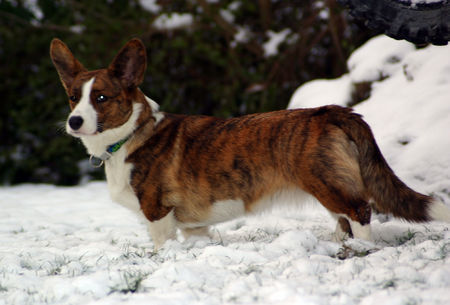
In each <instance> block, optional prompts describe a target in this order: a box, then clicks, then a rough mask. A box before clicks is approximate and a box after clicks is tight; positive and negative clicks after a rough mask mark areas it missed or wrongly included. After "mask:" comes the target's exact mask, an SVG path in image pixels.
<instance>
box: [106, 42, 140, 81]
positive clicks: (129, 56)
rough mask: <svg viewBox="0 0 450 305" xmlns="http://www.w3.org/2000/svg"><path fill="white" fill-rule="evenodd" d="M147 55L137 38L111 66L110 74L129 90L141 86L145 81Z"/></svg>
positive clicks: (128, 44)
mask: <svg viewBox="0 0 450 305" xmlns="http://www.w3.org/2000/svg"><path fill="white" fill-rule="evenodd" d="M146 68H147V55H146V52H145V46H144V44H143V43H142V42H141V41H140V40H139V39H137V38H135V39H132V40H130V41H129V42H127V44H126V45H125V46H123V48H122V49H121V50H120V51H119V54H117V56H116V58H114V60H113V61H112V63H111V64H110V65H109V68H108V70H109V72H110V73H111V74H112V75H113V76H115V77H117V78H118V79H120V82H121V83H122V86H124V87H125V88H127V89H131V88H135V87H137V86H139V85H140V84H141V83H142V81H143V80H144V73H145V69H146Z"/></svg>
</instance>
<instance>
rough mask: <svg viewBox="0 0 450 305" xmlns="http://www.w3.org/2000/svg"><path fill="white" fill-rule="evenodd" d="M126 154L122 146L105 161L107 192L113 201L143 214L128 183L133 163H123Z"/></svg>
mask: <svg viewBox="0 0 450 305" xmlns="http://www.w3.org/2000/svg"><path fill="white" fill-rule="evenodd" d="M126 155H127V150H126V149H125V147H122V148H121V149H120V150H119V151H117V152H115V153H114V155H113V156H112V157H111V159H109V160H108V161H107V162H105V172H106V180H107V182H108V189H109V193H110V195H111V199H112V200H113V201H114V202H117V203H119V204H120V205H122V206H124V207H126V208H128V209H130V210H132V211H133V212H136V213H137V214H139V215H143V214H142V211H141V208H140V204H139V200H138V198H137V196H136V195H135V193H134V191H133V189H132V187H131V185H130V176H131V170H132V169H133V165H132V164H131V163H125V157H126Z"/></svg>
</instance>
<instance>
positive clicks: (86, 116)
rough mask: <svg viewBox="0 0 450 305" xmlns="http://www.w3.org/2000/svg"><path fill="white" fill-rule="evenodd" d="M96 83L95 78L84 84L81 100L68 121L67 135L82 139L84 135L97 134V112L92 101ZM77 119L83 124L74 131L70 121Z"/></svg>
mask: <svg viewBox="0 0 450 305" xmlns="http://www.w3.org/2000/svg"><path fill="white" fill-rule="evenodd" d="M94 81H95V77H93V78H91V79H90V80H89V81H87V82H86V83H84V84H83V86H82V87H81V97H80V100H79V102H78V104H77V105H76V106H75V108H74V109H73V111H72V113H71V114H70V115H69V118H68V120H67V124H66V130H67V133H69V134H71V135H73V136H76V137H80V136H83V135H93V134H95V133H96V132H97V111H96V110H95V108H94V107H93V106H92V104H91V99H90V96H91V91H92V85H93V84H94ZM76 117H78V118H81V120H82V124H81V126H80V127H79V128H78V129H76V130H74V129H73V128H72V127H71V126H70V120H71V119H72V120H73V118H76Z"/></svg>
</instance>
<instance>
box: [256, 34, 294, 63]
mask: <svg viewBox="0 0 450 305" xmlns="http://www.w3.org/2000/svg"><path fill="white" fill-rule="evenodd" d="M290 33H291V30H290V29H284V30H282V31H280V32H278V33H276V32H273V31H267V36H268V37H269V39H268V40H267V41H266V42H265V43H264V44H263V50H264V56H265V57H270V56H273V55H277V54H278V47H279V45H280V44H281V43H282V42H283V41H285V40H286V37H287V36H288V35H289V34H290Z"/></svg>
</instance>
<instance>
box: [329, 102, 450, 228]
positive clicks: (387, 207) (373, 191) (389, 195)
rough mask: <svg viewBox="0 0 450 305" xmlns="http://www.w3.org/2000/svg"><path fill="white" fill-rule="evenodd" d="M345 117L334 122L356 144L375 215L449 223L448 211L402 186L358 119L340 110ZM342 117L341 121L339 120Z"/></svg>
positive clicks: (359, 118) (364, 125)
mask: <svg viewBox="0 0 450 305" xmlns="http://www.w3.org/2000/svg"><path fill="white" fill-rule="evenodd" d="M343 111H346V112H347V115H344V116H342V117H345V119H343V120H342V121H341V120H340V123H339V122H335V123H336V124H338V125H340V126H339V127H340V128H341V129H342V130H343V131H344V132H345V133H346V134H347V136H348V137H349V138H350V139H351V140H352V141H353V142H355V144H356V146H357V148H358V152H359V160H358V161H359V167H360V172H361V177H362V179H363V182H364V184H365V187H366V190H367V192H368V193H369V195H370V196H371V197H372V199H373V200H374V207H375V209H376V210H378V212H381V213H384V214H392V215H393V216H395V217H399V218H402V219H405V220H407V221H411V222H424V221H431V220H442V221H446V222H450V209H449V208H448V207H446V206H445V205H444V204H443V203H441V202H439V201H437V200H435V199H434V198H432V197H430V196H427V195H424V194H421V193H418V192H416V191H414V190H412V189H411V188H409V187H408V186H407V185H406V184H405V183H403V182H402V181H401V180H400V179H399V178H398V177H397V176H396V175H395V174H394V172H393V170H392V169H391V168H390V167H389V165H388V164H387V162H386V160H385V159H384V157H383V155H382V154H381V151H380V149H379V147H378V145H377V143H376V141H375V138H374V137H373V134H372V131H371V129H370V127H369V126H368V125H367V123H365V122H364V121H363V120H362V118H361V116H360V115H358V114H355V113H352V112H351V110H350V109H345V108H343ZM342 117H341V118H342Z"/></svg>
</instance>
